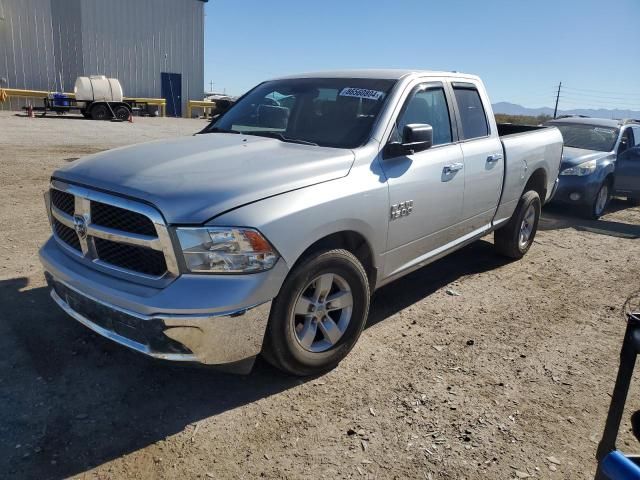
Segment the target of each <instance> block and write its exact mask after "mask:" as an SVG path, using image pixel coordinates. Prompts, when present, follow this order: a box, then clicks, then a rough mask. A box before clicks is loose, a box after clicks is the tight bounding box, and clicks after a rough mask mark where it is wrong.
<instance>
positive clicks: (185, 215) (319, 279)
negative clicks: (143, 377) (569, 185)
mask: <svg viewBox="0 0 640 480" xmlns="http://www.w3.org/2000/svg"><path fill="white" fill-rule="evenodd" d="M561 155H562V136H561V134H560V132H559V131H558V130H557V129H556V128H555V127H541V128H536V127H519V126H514V125H503V126H498V125H496V122H495V120H494V117H493V113H492V111H491V104H490V102H489V98H488V97H487V93H486V91H485V88H484V86H483V84H482V82H481V81H480V79H479V78H478V77H476V76H472V75H465V74H460V73H450V72H429V71H395V70H393V71H391V70H379V71H377V70H376V71H341V72H328V73H320V74H307V75H298V76H292V77H287V78H280V79H276V80H272V81H267V82H264V83H261V84H260V85H258V86H257V87H255V88H254V89H252V90H251V91H249V92H248V93H247V94H246V95H244V96H243V97H241V98H240V99H239V100H238V102H237V103H236V104H235V105H234V106H233V107H231V108H230V109H229V110H228V111H226V112H225V113H223V114H222V115H220V116H219V117H218V118H215V119H214V121H213V122H212V123H211V124H210V125H209V126H208V127H207V128H205V129H204V130H203V131H202V132H200V133H199V134H197V135H195V136H193V137H188V138H182V139H177V140H167V141H158V142H152V143H146V144H142V145H135V146H131V147H126V148H119V149H116V150H111V151H107V152H103V153H99V154H96V155H92V156H90V157H87V158H84V159H82V160H79V161H76V162H74V163H73V164H70V165H69V166H67V167H66V168H63V169H60V170H58V171H56V172H54V174H53V176H52V179H51V185H50V190H49V191H48V192H47V193H46V195H45V196H46V204H47V211H48V214H49V218H50V221H51V225H52V230H53V236H52V238H50V239H49V240H48V241H47V243H46V244H45V245H44V246H43V247H42V249H41V251H40V258H41V260H42V263H43V265H44V269H45V276H46V278H47V281H48V283H49V285H50V286H51V296H52V297H53V299H54V300H55V302H56V303H57V304H58V305H59V306H60V307H61V308H62V309H64V310H65V311H66V312H67V313H68V314H69V315H70V316H72V317H73V318H75V319H76V320H77V321H79V322H81V323H83V324H84V325H86V326H87V327H89V328H90V329H92V330H94V331H95V332H97V333H99V334H101V335H103V336H105V337H107V338H110V339H111V340H114V341H115V342H118V343H120V344H122V345H125V346H127V347H129V348H131V349H133V350H137V351H138V352H142V353H144V354H147V355H150V356H152V357H156V358H161V359H166V360H173V361H179V362H197V363H202V364H208V365H218V366H221V367H224V368H226V369H227V370H232V371H236V372H247V371H249V370H250V369H251V367H252V365H253V362H254V359H255V357H256V356H257V355H258V354H260V353H262V354H263V355H264V356H265V357H266V358H267V359H268V360H269V361H270V362H271V363H273V364H274V365H276V366H277V367H279V368H281V369H282V370H284V371H286V372H289V373H291V374H294V375H310V374H317V373H320V372H323V371H326V370H328V369H331V368H333V367H335V366H336V365H337V364H338V363H339V362H340V361H341V360H342V359H343V358H344V357H345V356H346V355H347V353H348V352H349V351H350V350H351V348H352V347H353V346H354V344H355V343H356V341H357V339H358V337H359V336H360V333H361V332H362V330H363V328H364V326H365V323H366V321H367V315H368V311H369V303H370V298H371V295H372V293H373V292H374V291H375V289H377V288H379V287H381V286H382V285H385V284H387V283H389V282H391V281H393V280H394V279H397V278H399V277H401V276H402V275H406V274H407V273H409V272H411V271H413V270H415V269H417V268H420V267H422V266H424V265H426V264H428V263H430V262H433V261H434V260H436V259H438V258H440V257H442V256H444V255H446V254H448V253H450V252H452V251H454V250H457V249H459V248H461V247H463V246H464V245H467V244H468V243H470V242H473V241H474V240H477V239H479V238H480V237H482V236H484V235H487V234H488V233H490V232H492V231H493V232H494V238H495V246H496V249H497V251H498V252H499V253H501V254H504V255H507V256H509V257H512V258H520V257H522V256H523V255H524V254H525V253H526V252H527V250H528V249H529V247H530V246H531V244H532V242H533V238H534V235H535V233H536V228H537V225H538V219H539V217H540V209H541V206H542V204H543V203H544V202H546V201H547V200H548V199H549V198H550V197H551V195H552V191H553V189H554V186H555V184H556V179H557V177H558V170H559V165H560V158H561Z"/></svg>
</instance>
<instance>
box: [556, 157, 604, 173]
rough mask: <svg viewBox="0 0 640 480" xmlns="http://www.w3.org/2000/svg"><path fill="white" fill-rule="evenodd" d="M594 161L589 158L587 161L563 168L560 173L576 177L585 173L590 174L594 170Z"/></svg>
mask: <svg viewBox="0 0 640 480" xmlns="http://www.w3.org/2000/svg"><path fill="white" fill-rule="evenodd" d="M596 166H597V165H596V161H595V160H589V161H588V162H584V163H581V164H580V165H576V166H575V167H570V168H565V169H564V170H563V171H562V172H560V175H577V176H578V177H584V176H585V175H591V174H592V173H593V172H595V171H596Z"/></svg>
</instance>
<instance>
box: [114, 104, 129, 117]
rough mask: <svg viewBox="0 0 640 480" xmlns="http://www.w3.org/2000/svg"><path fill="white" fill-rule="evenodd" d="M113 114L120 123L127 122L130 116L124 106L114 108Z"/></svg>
mask: <svg viewBox="0 0 640 480" xmlns="http://www.w3.org/2000/svg"><path fill="white" fill-rule="evenodd" d="M113 113H114V115H115V118H116V119H118V120H122V121H125V120H129V116H130V115H131V112H130V111H129V109H128V108H127V107H125V106H124V105H120V106H118V107H116V108H114V109H113Z"/></svg>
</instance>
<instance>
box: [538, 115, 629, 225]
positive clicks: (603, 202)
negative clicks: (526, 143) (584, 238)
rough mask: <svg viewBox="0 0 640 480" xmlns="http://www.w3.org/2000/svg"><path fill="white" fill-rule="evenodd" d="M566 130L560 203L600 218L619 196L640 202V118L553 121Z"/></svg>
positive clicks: (554, 199) (580, 118)
mask: <svg viewBox="0 0 640 480" xmlns="http://www.w3.org/2000/svg"><path fill="white" fill-rule="evenodd" d="M547 125H551V126H555V127H558V129H560V131H561V132H562V136H563V137H564V151H563V154H562V165H561V167H560V177H559V184H558V189H557V191H556V193H555V195H554V197H553V202H554V203H562V204H567V205H571V206H573V207H576V209H577V211H578V212H579V213H582V214H584V215H586V216H587V217H589V218H593V219H597V218H599V217H600V216H602V214H603V213H604V212H605V210H606V208H607V205H608V204H609V200H610V199H611V197H612V196H613V195H620V196H624V197H627V199H628V200H629V201H630V202H631V203H632V204H634V205H637V204H638V202H639V201H640V158H639V157H640V151H639V150H638V147H639V146H640V122H638V121H636V120H608V119H606V118H588V117H587V118H585V117H567V118H560V119H556V120H551V121H549V122H547Z"/></svg>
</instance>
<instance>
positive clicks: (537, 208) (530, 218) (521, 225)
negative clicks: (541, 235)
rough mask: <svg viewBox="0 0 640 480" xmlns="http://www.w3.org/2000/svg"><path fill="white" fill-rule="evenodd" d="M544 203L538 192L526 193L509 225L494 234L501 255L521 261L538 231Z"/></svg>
mask: <svg viewBox="0 0 640 480" xmlns="http://www.w3.org/2000/svg"><path fill="white" fill-rule="evenodd" d="M541 211H542V202H541V201H540V196H539V195H538V193H537V192H534V191H533V190H531V191H529V192H525V193H524V195H522V197H520V201H519V202H518V206H517V207H516V210H515V212H513V215H512V217H511V219H510V220H509V221H508V222H507V224H506V225H505V226H503V227H501V228H499V229H498V230H496V231H495V233H494V236H493V238H494V244H495V248H496V250H497V251H498V253H500V254H501V255H504V256H506V257H509V258H515V259H520V258H522V257H523V256H524V254H525V253H527V252H528V251H529V248H531V245H532V244H533V239H534V238H535V236H536V232H537V231H538V222H539V220H540V212H541Z"/></svg>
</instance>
